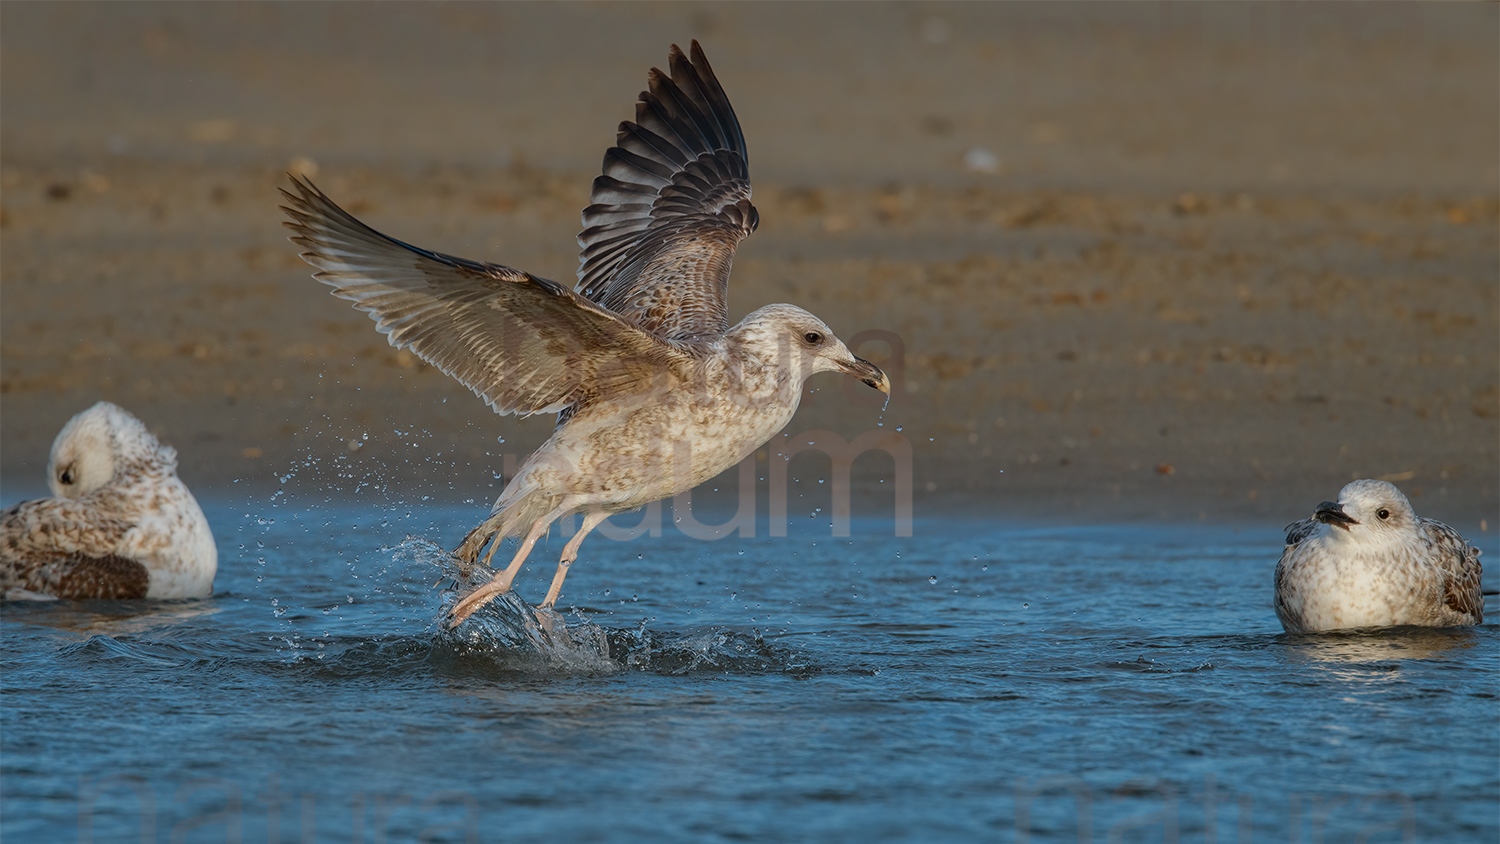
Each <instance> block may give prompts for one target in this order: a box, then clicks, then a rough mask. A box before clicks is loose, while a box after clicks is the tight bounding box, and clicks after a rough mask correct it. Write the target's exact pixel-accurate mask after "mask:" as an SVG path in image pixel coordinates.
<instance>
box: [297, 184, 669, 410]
mask: <svg viewBox="0 0 1500 844" xmlns="http://www.w3.org/2000/svg"><path fill="white" fill-rule="evenodd" d="M292 184H293V189H294V191H295V192H292V191H286V190H283V191H282V194H284V195H285V196H286V198H287V200H288V201H289V203H290V204H289V205H287V206H283V207H282V210H283V211H285V212H286V213H287V216H288V217H290V220H288V221H286V222H285V223H283V225H285V226H286V227H287V228H289V229H291V230H292V231H293V233H294V234H293V236H292V238H291V240H292V242H293V243H296V244H298V245H299V246H301V247H303V248H304V249H306V250H307V251H306V252H303V253H302V258H303V260H305V261H307V262H308V263H309V264H312V265H313V266H314V267H317V268H318V270H319V271H318V272H316V273H314V274H313V277H314V278H316V279H318V280H319V281H321V282H323V283H324V284H327V285H328V286H329V287H332V288H333V294H334V295H335V296H339V297H341V298H344V299H348V300H350V301H351V302H353V303H354V306H355V307H356V308H358V309H360V310H362V311H365V312H366V313H368V314H369V315H370V318H371V319H373V320H375V327H376V329H377V330H378V331H380V332H381V333H382V334H384V335H386V338H387V339H388V340H389V341H390V343H391V345H392V346H396V347H398V348H409V349H411V351H412V352H413V353H415V354H416V355H417V356H418V357H420V358H421V359H423V360H425V361H427V362H428V363H430V364H432V365H433V366H436V367H437V368H438V369H440V370H442V371H443V372H444V373H446V374H448V375H451V376H452V377H454V378H456V379H457V380H458V381H459V382H461V383H462V384H463V385H464V386H466V387H468V388H469V389H471V390H473V391H474V392H475V393H476V394H477V395H478V396H479V397H480V398H482V399H484V400H485V402H486V403H488V404H489V406H490V407H491V408H493V409H494V410H495V412H496V413H500V414H502V415H503V414H510V413H515V414H520V415H523V416H524V415H530V414H533V413H544V412H551V413H555V412H557V411H559V410H562V409H563V408H566V407H571V406H574V405H579V404H585V403H587V402H589V401H591V400H592V399H594V398H596V397H598V396H602V395H610V394H612V393H616V392H619V391H623V390H628V389H630V388H631V387H632V386H635V385H639V384H643V383H645V382H647V381H649V380H651V379H653V378H655V377H661V376H664V375H666V374H667V373H668V372H669V371H670V370H671V369H672V368H673V367H674V366H675V365H677V364H680V363H682V362H684V361H685V360H687V357H686V355H685V354H684V353H683V352H682V351H680V350H679V349H677V348H675V347H673V346H672V345H671V344H669V343H666V342H664V341H662V340H661V339H659V338H657V337H654V336H652V335H650V334H648V333H647V332H645V331H642V330H641V329H640V328H638V327H637V326H635V325H634V324H632V323H631V322H630V321H628V320H626V319H622V318H621V317H620V316H619V315H617V314H614V313H610V312H609V311H607V310H605V309H604V308H601V307H599V306H598V305H596V304H594V303H592V302H590V301H588V300H586V299H584V298H583V297H582V296H579V295H577V294H576V293H573V292H571V291H569V290H567V289H566V288H564V287H562V286H561V285H559V284H557V283H556V282H552V281H548V280H547V279H544V278H538V277H536V276H533V275H531V274H529V273H525V272H521V271H520V270H514V269H511V268H510V267H503V266H500V265H498V264H487V263H480V262H477V261H469V260H466V259H464V258H455V257H453V256H451V255H443V254H441V253H438V252H431V251H428V250H426V249H420V248H418V247H415V246H412V245H410V244H407V243H403V242H401V241H399V240H396V239H394V238H390V237H387V236H385V235H383V234H381V233H380V232H377V231H375V230H374V229H372V228H370V227H369V226H366V225H365V224H364V223H361V222H360V221H359V220H357V219H355V218H354V217H353V216H352V215H350V214H349V213H348V212H346V211H344V209H342V208H340V207H338V206H337V205H335V204H334V203H333V201H332V200H330V199H329V198H328V197H327V196H324V195H323V193H322V192H321V191H319V190H318V189H317V188H315V187H313V185H312V183H310V182H307V181H305V180H298V179H296V178H294V179H293V180H292Z"/></svg>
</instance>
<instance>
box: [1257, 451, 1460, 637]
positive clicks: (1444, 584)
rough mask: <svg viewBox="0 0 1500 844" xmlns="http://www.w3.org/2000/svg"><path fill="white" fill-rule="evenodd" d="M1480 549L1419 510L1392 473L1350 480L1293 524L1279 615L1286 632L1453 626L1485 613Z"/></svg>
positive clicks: (1279, 584)
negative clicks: (1332, 497) (1376, 478)
mask: <svg viewBox="0 0 1500 844" xmlns="http://www.w3.org/2000/svg"><path fill="white" fill-rule="evenodd" d="M1479 553H1480V552H1479V549H1478V548H1475V547H1474V546H1473V545H1470V544H1469V542H1468V541H1467V540H1465V539H1464V538H1463V537H1462V536H1460V535H1459V533H1458V531H1456V530H1454V529H1453V528H1450V527H1448V526H1447V525H1445V524H1442V523H1441V522H1435V521H1433V520H1432V519H1424V518H1419V517H1418V516H1417V514H1416V513H1415V512H1413V511H1412V507H1411V502H1409V501H1407V500H1406V496H1405V495H1402V494H1401V490H1399V489H1397V488H1396V487H1395V486H1393V485H1392V484H1389V483H1386V482H1385V481H1373V480H1360V481H1352V482H1350V483H1349V484H1347V485H1346V486H1345V487H1344V488H1343V489H1341V490H1339V500H1338V501H1324V502H1323V503H1322V504H1319V505H1318V508H1317V510H1316V511H1315V512H1314V513H1313V515H1312V518H1310V519H1303V520H1302V521H1299V522H1293V523H1292V524H1290V525H1287V535H1286V550H1285V551H1284V552H1283V553H1282V555H1281V561H1280V562H1279V563H1277V564H1276V615H1277V617H1279V618H1280V619H1281V626H1282V627H1284V628H1285V629H1286V631H1287V632H1288V633H1312V632H1318V631H1323V630H1344V629H1349V628H1355V627H1392V626H1396V625H1405V624H1409V625H1417V626H1423V627H1455V626H1461V625H1470V624H1479V623H1480V622H1482V621H1483V620H1484V597H1483V595H1482V594H1481V593H1480V585H1479V578H1480V571H1481V568H1480V565H1479Z"/></svg>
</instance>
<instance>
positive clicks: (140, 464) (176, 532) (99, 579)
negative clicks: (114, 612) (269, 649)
mask: <svg viewBox="0 0 1500 844" xmlns="http://www.w3.org/2000/svg"><path fill="white" fill-rule="evenodd" d="M47 484H48V486H50V487H51V488H52V495H53V497H52V498H41V499H37V500H35V501H23V502H21V503H19V504H16V505H15V506H13V507H11V508H10V509H8V510H6V511H5V512H4V513H3V514H0V594H3V595H4V597H5V598H6V599H7V600H50V599H56V598H73V599H87V598H117V599H134V598H149V599H168V598H203V597H207V596H208V595H209V594H210V593H212V592H213V586H214V573H215V572H216V571H217V570H218V565H219V552H218V549H217V548H216V547H215V546H214V537H213V532H212V531H210V530H209V527H208V520H207V519H205V518H204V517H203V510H202V509H200V508H199V507H198V502H197V501H195V500H194V499H193V494H192V493H190V492H188V488H187V485H185V484H184V483H183V482H182V481H181V480H180V479H179V478H178V477H177V452H176V451H174V450H173V449H172V448H171V447H170V446H166V445H162V444H161V443H160V442H159V441H158V440H157V439H156V437H154V436H152V435H151V432H150V431H148V430H146V426H145V425H143V424H142V423H141V420H139V419H137V418H135V417H134V416H132V415H131V414H130V413H129V412H128V411H126V410H125V409H123V408H121V407H119V406H117V405H113V404H110V403H109V402H104V401H101V402H99V403H98V404H96V405H94V406H93V407H91V408H89V409H88V410H85V411H83V412H82V413H80V414H78V415H77V416H74V417H73V418H72V419H71V420H69V422H68V424H67V425H65V426H63V429H62V431H61V432H60V433H58V435H57V439H56V440H55V441H54V442H53V443H52V455H51V459H50V460H49V462H48V465H47Z"/></svg>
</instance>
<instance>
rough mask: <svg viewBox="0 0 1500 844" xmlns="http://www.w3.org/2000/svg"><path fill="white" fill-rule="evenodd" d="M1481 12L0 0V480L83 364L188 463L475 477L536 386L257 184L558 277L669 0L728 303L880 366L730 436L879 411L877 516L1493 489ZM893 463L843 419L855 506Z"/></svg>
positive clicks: (1484, 516)
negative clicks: (740, 154)
mask: <svg viewBox="0 0 1500 844" xmlns="http://www.w3.org/2000/svg"><path fill="white" fill-rule="evenodd" d="M1497 16H1500V8H1497V7H1496V6H1495V5H1493V4H1486V5H1479V4H1474V5H1446V4H1444V5H1434V6H1428V5H1416V4H1399V5H1379V6H1331V5H1321V4H1314V5H1299V6H1290V5H1279V4H1247V5H1239V4H1236V5H1203V4H1178V5H1170V6H1168V5H1161V6H1158V5H1147V4H1129V5H1123V4H1122V5H1113V4H1112V5H1108V6H1095V5H1088V4H1065V5H1062V4H1060V5H1045V6H1043V5H1036V4H1024V5H1021V4H1015V5H1011V4H983V5H981V4H962V5H947V4H921V5H897V4H882V5H872V6H861V5H844V4H840V5H822V4H807V5H796V6H791V5H770V4H766V5H758V4H735V5H719V4H715V5H693V4H671V5H637V4H631V5H551V4H547V5H543V4H534V5H473V4H464V5H401V4H388V5H380V6H376V7H370V6H356V5H334V4H309V5H264V4H255V3H244V4H232V5H231V4H223V5H219V4H214V5H208V4H152V5H144V4H110V5H96V4H88V3H77V4H40V3H37V4H14V3H10V4H5V5H4V6H3V8H0V17H3V27H0V254H3V265H0V271H3V275H0V278H3V288H0V296H3V298H0V484H3V494H0V503H5V504H8V503H10V502H12V501H14V500H16V499H17V498H19V497H21V496H22V495H31V494H37V493H40V492H41V491H42V490H43V484H44V477H43V473H44V469H45V465H46V458H47V449H48V447H49V444H50V442H51V440H52V438H53V436H54V435H55V434H56V432H57V430H58V429H59V428H60V427H61V426H62V424H63V423H64V422H65V421H66V420H67V419H68V417H69V416H71V415H72V414H73V413H75V412H77V411H79V410H81V409H83V408H84V407H87V406H88V405H89V404H91V403H93V402H94V401H96V400H99V399H109V400H111V401H114V402H117V403H119V404H121V405H123V406H124V407H126V408H128V409H130V410H131V411H132V412H134V413H135V414H136V415H138V416H140V417H141V418H142V419H143V420H144V421H146V423H147V424H148V425H149V426H150V427H151V428H152V429H153V430H154V431H156V432H158V433H159V434H160V435H161V436H162V437H163V438H164V439H165V440H167V441H168V442H170V443H172V444H173V445H175V446H176V447H177V449H178V451H179V453H180V458H181V474H182V476H183V477H184V479H185V480H186V481H187V482H188V484H189V485H190V486H191V487H192V488H193V489H194V490H195V491H197V492H198V493H199V495H200V496H206V497H209V498H213V497H215V496H226V495H230V494H233V495H241V494H245V495H253V494H260V493H259V492H257V491H266V492H269V490H272V489H274V488H275V487H277V486H278V479H279V478H281V477H284V476H286V475H287V474H288V473H289V472H297V473H300V474H299V477H300V479H301V481H300V482H302V483H303V484H305V485H316V484H325V485H326V486H327V487H328V489H329V490H330V493H329V494H330V495H333V496H344V495H348V494H352V493H350V492H349V490H350V489H351V487H352V485H353V484H352V481H351V477H355V476H357V477H358V478H368V477H380V478H384V479H385V480H387V481H388V482H390V483H395V484H410V485H413V487H414V488H420V489H422V490H424V491H427V492H430V493H431V494H433V495H435V496H439V497H443V498H447V499H452V500H464V499H467V498H471V497H472V498H476V499H478V500H481V501H483V500H486V499H490V498H492V497H493V495H494V494H495V493H496V492H497V491H498V488H499V481H498V480H497V479H496V474H497V473H498V472H500V471H501V470H502V467H503V466H504V464H505V460H506V457H505V455H507V454H508V455H511V459H514V458H515V456H524V454H525V453H526V452H527V451H528V450H529V449H530V448H531V447H532V446H534V445H535V444H537V443H538V442H540V441H541V439H542V438H543V437H545V435H546V433H547V432H548V431H549V430H550V428H551V420H550V419H540V418H538V419H529V420H521V421H518V420H514V419H501V418H498V417H495V416H494V415H493V414H491V413H490V412H489V411H488V410H487V409H486V408H485V407H484V405H483V403H482V402H480V401H479V400H478V399H476V398H475V397H474V396H473V395H471V394H470V393H469V392H468V391H467V390H466V389H465V388H463V387H462V386H461V385H459V384H457V383H456V382H454V381H451V380H450V379H448V378H447V377H445V376H444V375H442V374H441V373H440V372H437V371H436V370H433V369H431V368H430V367H427V366H426V365H425V364H422V363H421V362H420V361H418V360H417V359H416V358H414V357H412V356H411V355H409V354H407V353H404V352H398V351H397V350H394V349H392V348H390V347H389V346H388V345H387V344H386V342H385V340H384V338H383V337H381V336H379V335H378V334H377V333H376V332H375V331H374V330H373V324H372V323H371V321H370V320H369V319H368V318H367V317H366V316H365V315H364V314H361V313H358V312H356V311H354V310H353V309H351V308H350V307H349V306H348V304H347V303H345V302H342V301H339V300H336V299H334V298H333V297H331V296H329V295H328V294H327V292H326V290H325V288H323V287H322V286H321V285H319V284H318V283H316V282H315V281H313V280H312V279H311V278H310V277H309V273H310V269H309V268H308V267H307V266H306V265H305V264H303V263H302V261H301V260H300V259H299V258H298V257H297V255H296V250H295V249H294V247H293V246H292V245H291V244H289V243H287V242H286V239H285V232H284V230H283V229H282V228H281V225H280V220H281V213H280V212H279V211H278V209H277V205H278V202H279V196H278V194H277V192H276V189H277V187H278V186H279V185H283V184H285V179H286V175H285V174H286V173H287V172H288V171H291V172H297V173H301V174H304V175H308V176H310V177H312V178H313V179H314V180H315V181H316V182H317V184H318V185H319V186H320V187H322V188H323V189H324V190H325V191H327V192H328V193H329V194H330V195H331V196H332V197H333V198H334V199H336V200H337V201H339V202H340V203H342V204H344V205H345V207H347V208H348V209H349V210H351V211H353V212H354V213H356V214H358V215H360V216H361V217H362V218H363V219H365V220H366V221H367V222H369V223H370V224H371V225H373V226H375V227H376V228H379V229H381V230H382V231H384V232H386V233H388V234H391V235H393V236H396V237H399V238H401V239H403V240H406V241H409V242H412V243H416V244H420V245H423V246H426V247H430V248H433V249H437V250H441V251H444V252H449V253H453V254H458V255H463V256H467V257H472V258H476V259H483V260H491V261H497V262H500V263H505V264H508V265H512V266H516V267H520V268H524V269H527V270H529V271H532V272H534V273H537V274H539V275H543V276H547V277H550V278H554V279H558V280H563V281H567V282H568V283H570V284H571V282H572V280H573V271H574V269H575V268H576V264H577V246H576V243H575V241H574V235H575V234H576V232H577V229H578V227H579V225H578V223H579V217H578V215H579V210H580V209H581V208H582V207H583V205H584V204H585V203H586V201H587V195H588V188H589V184H590V180H591V179H592V178H593V176H594V175H595V174H596V173H597V172H598V165H599V160H600V156H601V154H602V153H603V151H604V149H605V148H606V147H607V146H608V145H609V144H610V143H611V142H612V140H613V137H614V134H613V133H614V127H615V125H616V124H617V122H618V121H620V120H622V119H626V118H628V117H630V116H631V114H632V102H633V101H634V98H635V96H636V94H637V93H638V92H639V91H640V90H641V89H642V87H643V86H644V80H645V72H646V70H647V68H648V67H651V66H653V65H661V64H663V63H664V62H665V59H666V50H667V46H668V45H669V44H671V43H674V42H675V43H680V44H684V45H685V44H686V43H687V42H688V40H689V39H692V38H698V39H699V40H700V41H702V43H703V45H704V47H705V49H706V50H707V52H708V55H709V58H710V59H711V60H712V62H713V64H714V68H715V70H716V72H717V73H718V75H719V77H720V79H721V80H722V81H723V83H724V86H725V88H726V89H727V90H728V92H729V95H730V96H731V98H732V99H733V102H734V104H735V107H736V109H737V110H738V114H739V117H740V120H741V123H742V124H743V127H744V131H745V134H746V137H747V139H748V143H749V148H750V153H751V162H750V167H751V175H752V178H753V180H754V183H755V203H756V205H757V207H758V208H759V209H760V214H761V220H762V224H761V228H760V230H759V231H758V232H757V233H756V234H755V235H754V236H753V237H751V238H750V239H749V240H747V241H746V242H745V244H744V245H743V246H742V248H741V250H740V252H739V253H738V256H737V258H736V266H735V275H734V282H733V285H732V287H731V308H732V314H731V317H732V318H734V319H737V318H738V317H739V316H741V315H743V314H744V313H746V312H748V311H750V310H752V309H754V308H755V307H758V306H760V305H762V304H765V303H768V302H775V301H788V302H794V303H797V304H800V305H803V306H805V307H807V308H809V309H810V310H812V311H814V312H815V313H818V314H820V315H821V316H823V317H824V318H825V319H827V320H828V321H829V323H830V324H831V325H832V326H833V328H834V329H835V330H837V331H838V332H839V333H840V335H841V336H843V337H844V338H846V339H850V338H854V339H856V340H858V341H860V344H861V345H859V346H857V347H856V351H859V352H861V353H862V354H865V355H867V356H868V357H871V358H872V359H874V360H876V361H877V362H880V363H883V364H884V365H885V366H886V367H887V368H888V370H889V371H890V374H891V376H892V379H893V381H894V382H895V384H896V389H895V391H894V395H893V398H892V400H891V402H890V405H889V406H888V407H886V408H885V409H884V410H882V406H881V397H880V396H879V395H877V394H874V393H873V391H869V390H867V389H865V388H863V387H862V386H861V385H859V384H857V383H853V382H850V383H845V382H844V381H841V380H839V379H838V378H836V377H835V376H832V375H826V376H820V377H819V378H818V379H814V381H813V382H811V384H810V387H811V390H812V392H811V393H810V394H809V395H808V397H807V400H806V401H805V402H804V406H803V409H802V411H801V412H800V413H799V415H798V417H797V418H796V419H795V420H794V421H793V423H792V425H791V426H790V427H789V428H788V429H787V433H788V434H789V435H791V436H790V437H789V438H788V439H786V440H785V441H783V442H774V441H773V443H772V445H771V446H770V447H768V448H767V449H765V450H763V453H762V455H761V459H762V460H763V461H767V462H769V461H770V460H776V459H780V458H779V457H778V456H777V452H778V451H779V450H784V449H785V448H787V447H788V444H795V443H796V442H797V441H798V438H799V437H803V436H804V435H805V434H806V432H808V431H814V430H826V431H832V432H835V433H837V434H838V435H839V436H840V437H842V438H844V439H847V440H853V439H854V438H856V437H858V436H860V435H861V434H865V433H866V432H869V431H876V430H879V431H885V432H890V433H895V434H898V435H899V437H900V438H901V440H902V441H903V442H904V443H906V444H908V445H909V447H910V450H911V451H910V453H911V459H910V470H911V478H912V482H913V486H914V489H915V491H916V497H917V502H916V506H917V511H918V513H919V514H929V515H930V514H936V513H940V512H943V511H944V510H945V509H947V508H959V507H961V508H970V509H972V508H981V509H984V510H987V511H992V512H993V513H994V514H995V515H996V517H997V518H1006V519H1011V518H1014V519H1023V518H1044V517H1045V518H1064V519H1073V520H1083V519H1131V518H1142V517H1149V518H1164V519H1199V518H1205V519H1224V518H1229V519H1235V520H1268V521H1276V522H1277V524H1280V523H1281V522H1282V521H1291V520H1292V519H1294V518H1300V517H1302V516H1305V515H1307V514H1309V513H1310V512H1311V509H1312V507H1313V506H1314V505H1315V504H1316V503H1317V502H1319V501H1321V500H1324V499H1326V498H1331V497H1333V496H1334V495H1335V493H1336V492H1337V490H1338V488H1339V487H1340V486H1341V485H1342V484H1343V483H1345V482H1346V481H1348V480H1349V479H1351V478H1355V477H1383V478H1387V479H1390V480H1393V481H1396V482H1397V483H1398V484H1399V485H1400V486H1401V487H1402V488H1403V489H1405V490H1406V491H1407V493H1408V494H1409V495H1411V496H1412V497H1413V500H1414V505H1415V507H1416V509H1417V511H1418V512H1419V513H1421V514H1423V515H1428V516H1433V517H1436V518H1441V519H1444V520H1448V521H1451V522H1452V523H1454V524H1456V525H1459V526H1461V527H1462V528H1464V529H1466V530H1475V529H1478V527H1479V525H1480V522H1481V520H1484V522H1485V528H1484V529H1485V530H1494V529H1495V520H1496V515H1497V509H1500V200H1497V188H1496V186H1497V182H1500V73H1497V67H1500V61H1497V57H1500V46H1497V43H1496V40H1495V38H1494V33H1495V31H1496V24H1497ZM500 438H503V442H501V441H500ZM894 462H899V461H893V460H892V459H891V458H889V457H886V456H883V455H880V454H874V455H870V456H868V457H863V458H860V459H859V460H858V461H857V462H856V464H855V469H856V472H855V474H856V476H857V483H856V487H857V489H858V490H859V491H860V493H861V494H862V495H864V496H867V497H868V498H869V501H870V503H869V504H868V506H869V507H873V508H879V507H880V506H888V500H889V493H887V492H885V491H884V490H886V489H889V488H890V485H889V483H886V484H882V481H889V480H891V479H892V478H893V473H894V472H895V470H896V468H898V467H896V466H894V465H893V463H894ZM792 466H793V472H792V476H793V478H805V479H812V478H820V477H824V476H826V475H827V464H826V462H824V461H822V460H821V459H817V456H816V455H811V454H808V455H803V456H799V457H797V458H796V459H794V460H793V463H792ZM809 483H810V481H809ZM731 485H732V484H731ZM305 489H306V487H304V491H305ZM247 491H248V492H247ZM883 502H886V503H884V504H883ZM1277 520H1280V521H1277Z"/></svg>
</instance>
